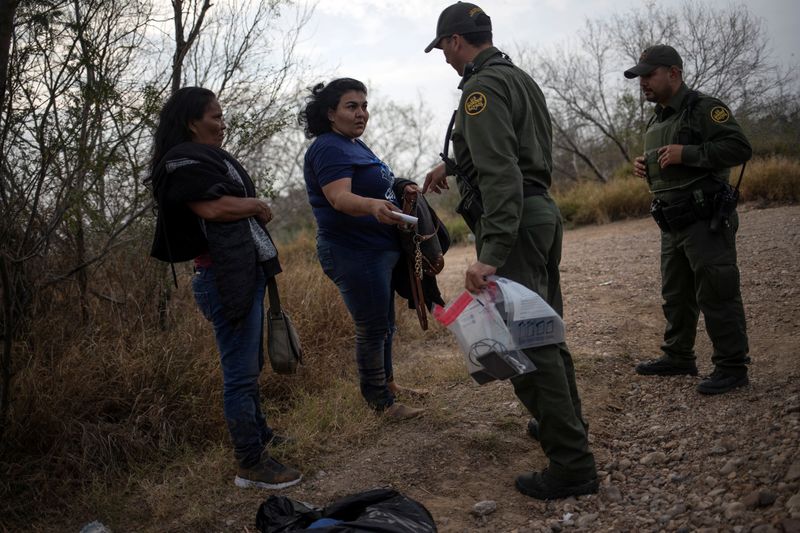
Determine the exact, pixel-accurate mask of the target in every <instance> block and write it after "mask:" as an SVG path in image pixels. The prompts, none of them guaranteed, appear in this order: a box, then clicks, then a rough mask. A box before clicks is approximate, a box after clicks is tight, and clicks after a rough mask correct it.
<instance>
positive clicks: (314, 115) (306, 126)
mask: <svg viewBox="0 0 800 533" xmlns="http://www.w3.org/2000/svg"><path fill="white" fill-rule="evenodd" d="M309 90H310V91H311V96H309V97H308V98H306V106H305V107H304V108H303V109H302V110H301V111H300V113H299V114H298V115H297V123H298V124H299V125H301V126H302V127H303V131H304V132H305V134H306V139H313V138H314V137H317V136H318V135H322V134H323V133H327V132H329V131H331V121H330V120H328V111H329V110H331V109H336V106H337V105H339V100H341V99H342V95H343V94H344V93H346V92H348V91H358V92H360V93H364V94H367V87H366V85H364V84H363V83H361V82H360V81H358V80H354V79H353V78H339V79H335V80H333V81H331V82H330V83H329V84H328V85H325V84H324V83H318V84H316V85H314V87H311V88H310V89H309Z"/></svg>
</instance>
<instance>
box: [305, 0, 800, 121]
mask: <svg viewBox="0 0 800 533" xmlns="http://www.w3.org/2000/svg"><path fill="white" fill-rule="evenodd" d="M451 3H452V0H402V1H383V0H348V1H342V0H319V2H318V4H317V8H316V11H315V13H314V16H313V18H312V19H311V22H310V24H309V25H308V27H307V28H306V29H305V31H304V33H303V39H302V41H301V43H300V45H299V47H298V50H297V51H298V52H299V53H300V54H301V56H303V57H305V58H306V60H307V61H309V62H310V63H311V64H312V66H313V69H314V70H313V72H319V80H315V81H327V80H328V79H330V78H332V77H343V76H346V77H351V78H357V79H360V80H362V81H364V82H365V83H366V84H367V87H368V89H369V90H370V92H371V96H372V98H371V102H372V103H373V104H374V100H375V98H376V97H377V98H380V97H389V98H391V99H393V100H395V101H398V102H404V103H412V102H416V101H417V99H418V95H421V96H422V98H423V99H424V100H425V102H426V103H427V104H428V107H429V108H430V109H431V110H432V111H434V113H435V114H436V117H437V123H441V127H442V131H444V128H445V127H446V122H447V120H448V119H449V116H450V113H451V112H452V110H453V109H454V107H455V105H456V104H457V102H458V91H457V89H456V87H457V85H458V81H459V78H458V75H457V74H456V73H455V71H454V70H453V69H452V68H451V67H450V66H449V65H447V64H446V63H445V61H444V57H443V56H442V53H441V51H440V50H436V49H434V50H432V51H431V53H429V54H425V53H424V52H423V49H424V48H425V46H426V45H427V44H428V43H429V42H430V41H431V39H433V37H434V33H435V29H436V20H437V18H438V16H439V13H440V12H441V10H442V9H444V8H445V7H447V6H448V5H450V4H451ZM474 3H476V4H477V5H479V6H480V7H482V8H483V9H484V11H486V13H487V14H488V15H489V16H490V17H491V18H492V29H493V33H494V42H495V44H496V45H497V46H498V47H500V48H501V49H503V48H506V49H508V50H509V52H512V51H513V49H514V48H515V46H516V45H518V44H520V45H521V44H524V45H530V48H532V49H533V50H534V51H535V50H536V48H537V47H542V46H550V45H555V44H557V43H560V42H563V41H564V40H565V39H566V38H569V37H570V36H571V35H572V34H574V32H575V31H576V30H578V29H580V28H581V27H582V26H583V24H584V21H585V19H586V18H605V17H607V16H609V15H612V14H614V13H617V12H624V11H625V10H626V9H629V8H632V7H644V6H646V5H647V4H646V2H644V1H642V0H483V1H475V2H474ZM659 4H661V5H678V4H679V1H678V0H660V2H659ZM711 4H712V5H713V6H715V7H726V6H729V5H733V4H732V3H731V2H730V1H728V0H711ZM737 4H738V3H737ZM744 4H746V5H747V7H748V9H749V10H750V11H751V13H753V14H755V15H756V16H758V17H761V18H762V19H764V24H765V26H766V29H767V32H768V35H769V37H770V42H771V44H772V48H773V51H774V53H773V58H774V59H775V60H776V61H777V62H778V63H779V64H782V65H786V66H788V65H794V66H795V68H796V67H797V65H800V31H798V27H797V25H798V24H799V23H800V0H751V1H749V2H744ZM512 56H513V54H512Z"/></svg>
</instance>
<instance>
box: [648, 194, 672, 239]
mask: <svg viewBox="0 0 800 533" xmlns="http://www.w3.org/2000/svg"><path fill="white" fill-rule="evenodd" d="M663 206H664V202H662V201H661V200H659V199H658V198H654V199H653V201H652V202H650V215H651V216H652V217H653V220H655V221H656V224H657V225H658V227H659V229H661V231H671V229H672V228H670V227H669V223H668V222H667V219H666V217H664V212H663Z"/></svg>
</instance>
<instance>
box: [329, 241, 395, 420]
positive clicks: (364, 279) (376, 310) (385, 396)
mask: <svg viewBox="0 0 800 533" xmlns="http://www.w3.org/2000/svg"><path fill="white" fill-rule="evenodd" d="M317 255H318V256H319V262H320V264H321V265H322V270H323V271H324V272H325V274H326V275H327V276H328V277H329V278H330V279H331V280H332V281H333V282H334V283H335V284H336V286H337V287H338V288H339V292H341V293H342V298H343V299H344V304H345V306H346V307H347V310H348V311H349V312H350V316H351V317H352V318H353V322H354V323H355V329H356V364H357V365H358V376H359V382H360V386H361V395H362V396H364V399H365V400H367V403H368V404H369V405H370V406H371V407H372V408H374V409H376V410H383V409H385V408H387V407H389V406H390V405H392V404H393V403H394V395H393V394H392V393H391V392H390V391H389V388H388V386H387V382H388V381H391V379H392V338H393V336H394V331H395V325H394V290H393V289H392V270H394V266H395V265H396V264H397V261H398V260H399V259H400V252H399V251H393V250H389V251H387V250H353V249H350V248H347V247H344V246H340V245H338V244H334V243H332V242H330V241H327V240H326V239H324V238H323V237H317Z"/></svg>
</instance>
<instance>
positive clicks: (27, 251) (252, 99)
mask: <svg viewBox="0 0 800 533" xmlns="http://www.w3.org/2000/svg"><path fill="white" fill-rule="evenodd" d="M286 4H287V2H286V1H284V0H276V1H272V2H268V3H261V2H251V3H249V4H243V3H241V2H236V1H233V0H231V1H229V2H228V3H226V4H223V7H224V8H225V11H223V13H224V14H225V17H227V18H225V17H221V18H220V19H215V18H214V17H211V16H206V15H207V14H208V13H213V11H210V10H211V4H210V3H209V2H207V1H203V0H174V1H173V2H172V8H173V11H172V15H173V17H174V19H173V17H168V18H167V20H166V21H165V20H164V19H157V18H156V17H155V16H154V15H153V11H152V9H153V6H152V4H151V1H150V0H31V1H29V2H22V3H19V4H17V3H16V2H9V1H7V0H4V1H3V4H2V6H1V7H4V8H5V7H8V8H9V10H8V11H6V10H5V9H4V11H3V13H2V15H1V16H0V59H3V57H5V58H7V61H5V62H2V65H3V72H5V73H6V74H4V76H3V78H2V79H3V86H2V87H3V91H4V92H3V93H2V94H3V96H2V98H0V102H2V106H0V109H2V115H0V298H2V331H3V347H2V349H3V352H2V369H3V374H2V383H0V386H2V391H0V392H2V394H0V400H2V404H0V417H5V415H6V413H7V411H8V405H9V402H10V401H11V398H10V394H9V385H10V382H11V379H12V375H13V370H14V368H13V365H12V354H13V353H14V346H15V343H18V342H24V341H25V339H26V338H27V337H26V332H25V330H26V327H27V324H28V323H29V316H30V313H31V310H32V309H33V306H34V305H35V304H36V302H37V301H38V300H39V299H41V298H42V296H43V294H44V292H43V291H44V290H45V289H47V288H48V287H53V288H55V287H56V286H59V287H63V286H66V287H74V288H75V290H76V292H77V295H78V302H79V306H78V308H79V309H80V316H81V317H82V318H83V320H84V321H86V322H88V321H90V320H91V317H90V316H89V313H90V307H89V305H88V300H89V295H90V294H96V291H93V290H92V287H91V278H90V272H91V270H92V268H94V267H97V266H99V265H100V264H101V262H102V261H103V259H104V258H106V257H107V256H108V255H109V253H110V252H111V251H113V250H114V249H116V248H118V247H120V246H122V245H123V244H125V243H126V242H129V239H131V238H134V237H135V236H136V234H137V233H143V232H131V229H135V228H137V227H138V226H139V225H140V220H141V218H142V215H143V214H145V213H147V212H149V211H150V210H151V208H152V203H151V201H150V197H149V194H148V193H147V191H146V190H145V188H144V186H143V184H142V179H143V177H144V175H145V173H146V171H147V166H148V160H149V155H150V151H151V138H152V132H151V128H152V126H153V125H154V123H155V116H156V113H157V111H158V109H159V107H160V106H161V102H162V101H163V98H164V95H165V93H168V92H169V89H170V88H174V87H175V86H176V80H178V81H177V83H178V86H180V85H181V84H183V83H185V82H186V81H187V80H188V79H192V80H197V81H200V80H203V81H204V82H205V81H207V82H208V83H209V84H210V85H211V88H212V89H216V90H217V91H218V92H219V93H221V94H222V95H224V98H225V104H226V107H227V108H228V109H233V110H235V111H238V112H236V113H234V115H233V118H232V120H231V131H233V132H234V135H233V137H237V133H238V137H239V141H240V142H238V143H237V144H236V145H235V146H236V148H237V149H240V150H249V151H250V152H251V153H253V154H258V153H259V145H260V143H263V142H264V140H265V139H268V138H269V136H271V135H272V134H274V133H275V132H276V131H279V130H280V129H281V128H282V127H284V126H285V124H286V123H287V121H288V118H287V117H288V114H289V110H288V108H287V105H286V104H285V103H284V100H286V101H292V97H291V95H290V96H288V97H287V96H285V95H286V93H287V87H290V85H287V80H291V78H292V76H293V74H295V73H296V72H297V71H296V70H293V69H294V68H295V67H296V65H295V62H294V59H293V57H294V54H293V47H291V46H290V47H289V48H288V49H286V48H281V47H280V44H285V43H279V44H278V45H277V46H272V47H271V48H269V49H270V50H272V51H274V52H277V57H278V59H277V60H276V59H275V57H274V56H270V57H269V58H267V57H266V56H262V59H261V60H259V61H250V59H252V58H253V57H257V56H258V55H259V54H261V53H262V52H263V51H264V50H265V47H267V46H271V43H272V40H271V39H273V38H274V37H275V35H285V34H287V32H283V31H281V32H278V31H274V32H273V31H272V28H273V26H272V24H274V19H275V18H276V17H277V9H278V7H279V6H283V5H286ZM265 6H266V7H265ZM245 7H246V8H247V11H246V12H245V11H238V9H239V8H242V9H244V8H245ZM12 8H13V9H12ZM305 13H306V14H308V13H310V11H308V10H306V11H305ZM305 20H307V19H305ZM215 21H216V22H215ZM166 23H169V24H171V25H172V26H173V27H174V28H175V32H176V33H175V37H174V41H173V44H174V50H175V53H174V54H173V55H172V57H171V58H166V57H163V54H162V53H161V52H159V51H158V50H159V49H161V50H163V49H164V47H163V46H158V45H156V46H153V43H154V40H153V30H154V29H159V28H160V29H161V31H162V32H163V31H164V30H163V27H164V25H165V24H166ZM240 23H241V24H244V25H245V27H248V28H250V31H249V33H247V34H246V35H245V34H243V33H240V32H239V31H238V27H236V26H235V25H236V24H240ZM9 28H10V31H11V33H10V37H9V41H8V46H6V47H5V48H4V47H3V46H2V45H3V43H4V40H3V39H5V37H4V35H5V33H4V32H5V31H8V30H9ZM209 30H210V31H209ZM298 31H299V28H297V27H294V28H290V30H289V31H288V34H289V35H290V38H289V41H288V42H289V43H291V42H294V41H295V40H296V38H297V32H298ZM162 35H163V34H162ZM208 39H211V40H214V39H216V40H217V41H218V42H226V43H227V45H226V47H225V48H224V53H222V62H220V58H219V56H218V55H214V56H213V57H211V56H206V57H205V63H203V62H202V61H201V58H202V55H200V56H195V55H192V52H193V50H194V47H197V46H198V44H199V43H204V42H206V41H207V40H208ZM237 39H239V40H237ZM237 43H238V44H237ZM242 43H244V44H242ZM154 50H155V52H154ZM187 58H189V59H188V60H187ZM154 60H155V61H154ZM200 72H203V73H204V74H203V76H200V74H199V73H200ZM248 76H249V77H248ZM215 85H216V86H215ZM237 91H238V92H237ZM288 92H290V91H288ZM237 117H242V118H237ZM248 120H249V121H250V122H247V121H248ZM149 223H150V221H149V220H148V221H146V224H149ZM129 235H130V236H129ZM112 300H113V298H112ZM4 426H5V423H4V420H2V419H0V427H4Z"/></svg>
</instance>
